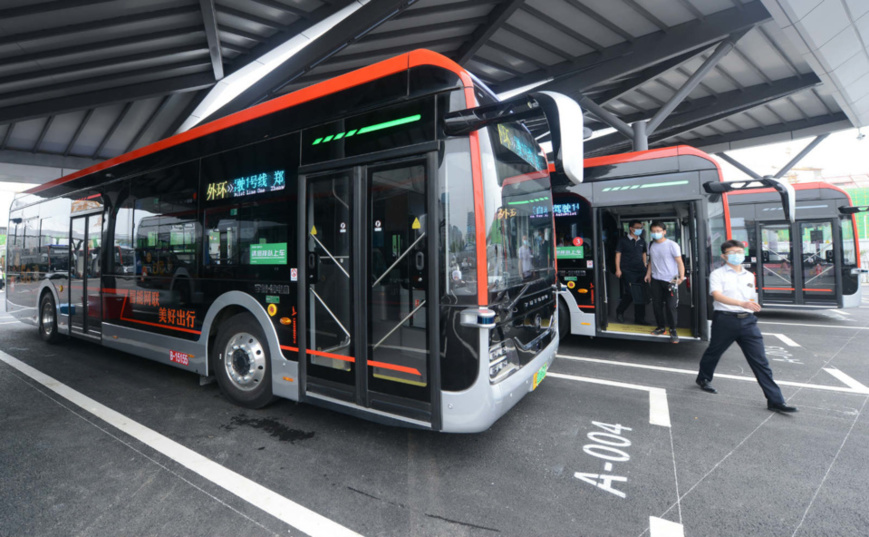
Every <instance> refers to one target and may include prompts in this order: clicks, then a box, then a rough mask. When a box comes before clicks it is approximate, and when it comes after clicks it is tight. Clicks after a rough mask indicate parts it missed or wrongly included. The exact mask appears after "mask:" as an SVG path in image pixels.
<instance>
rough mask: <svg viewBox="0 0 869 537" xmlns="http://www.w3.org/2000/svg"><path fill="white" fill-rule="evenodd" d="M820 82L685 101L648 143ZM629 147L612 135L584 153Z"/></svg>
mask: <svg viewBox="0 0 869 537" xmlns="http://www.w3.org/2000/svg"><path fill="white" fill-rule="evenodd" d="M820 82H821V80H820V79H819V78H818V77H817V76H816V75H813V74H805V75H803V76H801V77H791V78H785V79H782V80H777V81H775V82H773V83H772V84H758V85H756V86H750V87H748V88H745V89H744V90H741V91H740V90H734V91H730V92H727V93H722V94H720V95H712V96H709V97H703V98H700V99H695V100H693V101H686V102H684V103H682V105H681V106H679V107H677V108H676V110H675V111H674V113H673V114H672V115H671V116H670V117H669V118H667V119H666V120H665V121H664V122H663V123H661V126H660V127H658V131H657V133H655V134H653V135H652V136H650V139H649V143H650V144H652V143H655V142H659V141H661V140H665V139H667V138H673V137H676V136H679V135H681V134H684V133H686V132H689V131H692V130H694V129H698V128H700V127H702V126H704V125H708V124H709V123H714V122H715V121H719V120H721V119H723V118H726V117H729V116H732V115H734V114H738V113H740V112H744V111H746V110H750V109H752V108H754V107H756V106H760V105H762V104H765V103H768V102H771V101H774V100H776V99H780V98H782V97H785V96H787V95H790V94H792V93H796V92H798V91H802V90H804V89H807V88H810V87H812V86H815V85H817V84H820ZM654 113H655V111H654V110H650V111H645V112H642V113H637V114H632V115H630V116H625V117H622V118H621V120H622V121H623V122H625V123H635V122H638V121H645V120H647V119H649V118H650V117H652V115H653V114H654ZM628 144H629V142H628V140H625V139H624V137H622V136H620V135H618V134H617V133H613V134H608V135H606V136H601V137H599V138H595V139H594V140H589V141H587V142H586V143H585V151H586V154H599V153H602V152H603V153H612V152H617V151H619V150H620V149H622V148H624V147H626V146H627V145H628Z"/></svg>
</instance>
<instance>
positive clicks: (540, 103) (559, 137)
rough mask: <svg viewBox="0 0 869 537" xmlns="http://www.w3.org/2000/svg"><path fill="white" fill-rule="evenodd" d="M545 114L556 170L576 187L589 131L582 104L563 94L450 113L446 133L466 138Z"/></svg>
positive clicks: (537, 95) (541, 94) (535, 94)
mask: <svg viewBox="0 0 869 537" xmlns="http://www.w3.org/2000/svg"><path fill="white" fill-rule="evenodd" d="M541 114H542V115H543V116H544V117H545V118H546V121H547V123H548V127H549V135H550V138H551V139H552V154H553V155H554V162H553V164H554V165H555V171H556V172H557V173H562V174H564V175H565V176H567V178H568V179H570V181H571V182H573V183H574V184H579V183H581V182H582V177H583V139H584V138H585V137H586V130H587V129H586V128H585V126H584V123H583V116H582V109H581V108H580V107H579V104H577V102H576V101H575V100H573V99H571V98H570V97H568V96H566V95H563V94H561V93H556V92H552V91H538V92H531V93H528V94H525V95H521V96H519V97H515V98H513V99H509V100H506V101H503V102H500V103H496V104H490V105H484V106H478V107H476V108H468V109H466V110H459V111H457V112H450V113H449V114H446V115H445V116H444V133H445V134H446V135H447V136H466V135H468V134H470V133H471V132H474V131H477V130H479V129H482V128H483V127H488V126H491V125H497V124H499V123H506V122H509V121H518V120H523V119H537V118H539V117H540V115H541ZM535 135H536V133H535Z"/></svg>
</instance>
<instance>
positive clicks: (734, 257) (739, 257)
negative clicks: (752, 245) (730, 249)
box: [727, 254, 745, 265]
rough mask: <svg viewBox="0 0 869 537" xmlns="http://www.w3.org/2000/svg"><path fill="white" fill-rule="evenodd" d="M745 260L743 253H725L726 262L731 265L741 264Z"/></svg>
mask: <svg viewBox="0 0 869 537" xmlns="http://www.w3.org/2000/svg"><path fill="white" fill-rule="evenodd" d="M743 261H745V254H727V262H728V263H730V264H731V265H741V264H742V262H743Z"/></svg>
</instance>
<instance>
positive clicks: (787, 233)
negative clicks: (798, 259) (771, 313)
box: [757, 223, 798, 304]
mask: <svg viewBox="0 0 869 537" xmlns="http://www.w3.org/2000/svg"><path fill="white" fill-rule="evenodd" d="M758 228H759V232H760V238H759V240H758V241H757V244H758V245H760V256H758V260H757V261H758V270H757V278H758V282H757V285H758V287H759V288H760V292H759V293H758V296H759V298H760V301H761V304H765V303H770V304H775V303H777V304H796V303H797V292H796V288H797V284H796V281H795V274H794V254H795V250H796V248H795V246H797V247H798V245H795V244H794V243H793V241H792V240H791V224H788V223H778V224H759V225H758Z"/></svg>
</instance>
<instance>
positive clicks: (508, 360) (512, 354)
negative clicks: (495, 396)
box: [489, 341, 520, 383]
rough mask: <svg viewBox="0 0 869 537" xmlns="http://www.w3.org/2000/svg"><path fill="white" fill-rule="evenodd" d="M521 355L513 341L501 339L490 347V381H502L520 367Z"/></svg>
mask: <svg viewBox="0 0 869 537" xmlns="http://www.w3.org/2000/svg"><path fill="white" fill-rule="evenodd" d="M519 367H520V366H519V355H518V354H517V353H516V347H515V346H513V344H512V343H509V342H504V341H501V342H499V343H497V344H495V345H493V346H492V347H490V348H489V381H490V382H492V383H496V382H500V381H502V380H504V379H505V378H507V377H509V376H510V375H512V374H513V373H514V372H515V371H517V370H518V369H519Z"/></svg>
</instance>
